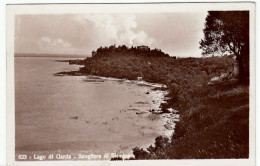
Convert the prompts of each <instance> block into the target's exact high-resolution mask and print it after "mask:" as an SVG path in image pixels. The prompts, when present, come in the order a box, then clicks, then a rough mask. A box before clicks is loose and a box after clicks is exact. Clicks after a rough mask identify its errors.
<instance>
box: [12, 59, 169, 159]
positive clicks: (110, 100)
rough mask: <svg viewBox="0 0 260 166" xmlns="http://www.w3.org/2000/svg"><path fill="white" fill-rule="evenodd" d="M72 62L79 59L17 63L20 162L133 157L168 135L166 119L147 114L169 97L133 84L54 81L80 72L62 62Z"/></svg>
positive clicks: (74, 79)
mask: <svg viewBox="0 0 260 166" xmlns="http://www.w3.org/2000/svg"><path fill="white" fill-rule="evenodd" d="M68 59H73V58H59V57H58V58H57V57H15V147H16V158H17V156H18V155H19V154H27V155H29V156H30V155H33V154H46V155H47V154H50V153H54V154H57V153H59V154H70V155H72V156H78V154H80V153H81V154H92V153H93V154H104V153H126V154H132V148H134V147H136V146H139V147H144V148H146V147H148V146H149V145H151V144H153V143H154V139H155V138H156V137H157V136H159V135H163V134H164V133H165V132H166V130H165V128H164V126H163V125H164V123H165V121H164V120H163V118H162V116H161V115H154V114H151V113H150V112H147V111H148V110H150V109H156V108H157V107H158V106H159V105H160V102H162V100H163V93H164V92H162V91H155V90H152V89H153V88H154V87H152V86H144V85H138V84H136V83H132V82H131V81H117V80H111V79H94V80H93V79H92V78H89V77H87V76H54V74H55V73H58V72H61V71H72V70H78V68H79V66H78V65H69V64H68V63H67V62H58V61H56V60H68ZM148 92H149V93H148ZM140 111H146V112H141V113H140V114H137V112H140ZM29 159H31V158H28V160H29ZM74 159H79V158H77V157H76V158H74Z"/></svg>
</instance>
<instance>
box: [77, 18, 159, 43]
mask: <svg viewBox="0 0 260 166" xmlns="http://www.w3.org/2000/svg"><path fill="white" fill-rule="evenodd" d="M75 20H77V21H78V22H79V23H81V24H83V25H84V24H88V23H89V22H92V23H94V29H95V34H96V36H95V38H96V41H98V44H99V45H102V46H104V45H111V44H116V45H122V44H124V45H128V46H132V45H142V44H144V45H149V46H153V45H154V43H155V40H154V39H153V38H152V37H150V36H148V34H147V33H146V32H144V31H142V30H137V29H136V28H137V26H138V24H137V21H136V16H135V15H104V14H99V15H77V16H76V17H75Z"/></svg>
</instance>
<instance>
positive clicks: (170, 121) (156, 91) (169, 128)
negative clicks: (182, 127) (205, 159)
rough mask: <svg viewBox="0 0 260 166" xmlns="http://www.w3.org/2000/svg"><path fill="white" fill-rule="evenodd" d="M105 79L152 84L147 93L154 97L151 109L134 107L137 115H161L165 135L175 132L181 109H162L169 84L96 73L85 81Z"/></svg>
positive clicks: (143, 84)
mask: <svg viewBox="0 0 260 166" xmlns="http://www.w3.org/2000/svg"><path fill="white" fill-rule="evenodd" d="M104 80H110V81H119V82H125V83H132V84H136V85H138V86H150V87H152V88H151V90H149V91H147V92H146V94H147V95H151V96H152V98H153V103H152V106H151V109H150V110H139V109H132V110H134V111H136V114H137V115H141V114H145V113H152V114H156V115H159V116H160V117H161V119H162V120H163V123H164V134H163V136H165V137H168V138H170V137H171V136H172V134H173V133H174V129H175V125H176V122H178V121H179V117H180V115H179V114H178V112H179V111H177V110H174V109H173V108H168V109H167V110H168V113H164V112H163V111H162V109H161V107H160V106H161V104H162V103H166V102H167V98H166V97H165V96H166V95H167V94H168V91H167V90H166V89H167V86H166V85H163V84H158V83H150V82H146V81H143V80H128V79H118V78H113V77H102V76H95V75H87V76H86V79H85V80H84V81H86V82H103V81H104Z"/></svg>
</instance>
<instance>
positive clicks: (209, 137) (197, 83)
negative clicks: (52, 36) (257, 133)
mask: <svg viewBox="0 0 260 166" xmlns="http://www.w3.org/2000/svg"><path fill="white" fill-rule="evenodd" d="M111 50H112V49H111ZM106 52H107V53H106ZM84 64H85V66H84V67H82V68H80V71H79V72H78V73H80V74H86V75H87V74H93V75H98V76H105V77H115V78H125V79H130V80H136V79H137V77H139V78H140V77H142V79H143V80H145V81H148V82H153V83H162V84H165V85H167V90H168V91H169V94H168V96H167V97H168V98H169V99H168V101H167V103H164V104H162V105H161V108H162V111H163V112H167V109H168V108H174V109H176V110H179V114H180V121H179V122H178V123H177V125H176V128H175V133H174V134H173V136H172V138H171V140H168V139H167V138H163V137H158V138H156V142H155V145H154V146H150V147H149V148H148V149H142V148H139V147H136V148H134V155H135V159H155V158H156V159H192V158H196V159H204V158H248V156H249V86H248V84H241V83H239V82H238V81H237V79H236V74H235V71H234V70H235V66H236V64H235V60H234V58H233V57H232V56H223V57H210V58H178V59H176V58H172V57H170V56H168V55H166V54H164V53H161V54H160V55H159V56H156V54H141V53H140V52H138V53H135V52H134V51H133V52H131V51H127V49H126V50H125V51H121V52H117V53H115V52H112V51H107V50H106V51H104V50H103V49H100V50H97V52H94V56H93V57H91V58H87V59H85V60H84ZM214 77H215V78H214Z"/></svg>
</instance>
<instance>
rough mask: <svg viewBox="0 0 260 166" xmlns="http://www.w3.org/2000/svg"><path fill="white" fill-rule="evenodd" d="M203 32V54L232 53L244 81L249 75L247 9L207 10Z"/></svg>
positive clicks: (240, 76) (240, 78)
mask: <svg viewBox="0 0 260 166" xmlns="http://www.w3.org/2000/svg"><path fill="white" fill-rule="evenodd" d="M203 32H204V39H202V40H201V41H200V48H201V49H202V54H203V56H210V55H211V56H214V55H223V54H224V53H226V52H228V53H230V54H234V55H235V56H236V60H237V63H238V68H239V75H238V77H239V80H240V81H244V80H245V78H246V77H248V76H249V11H209V12H208V16H207V18H206V22H205V28H204V29H203Z"/></svg>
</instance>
